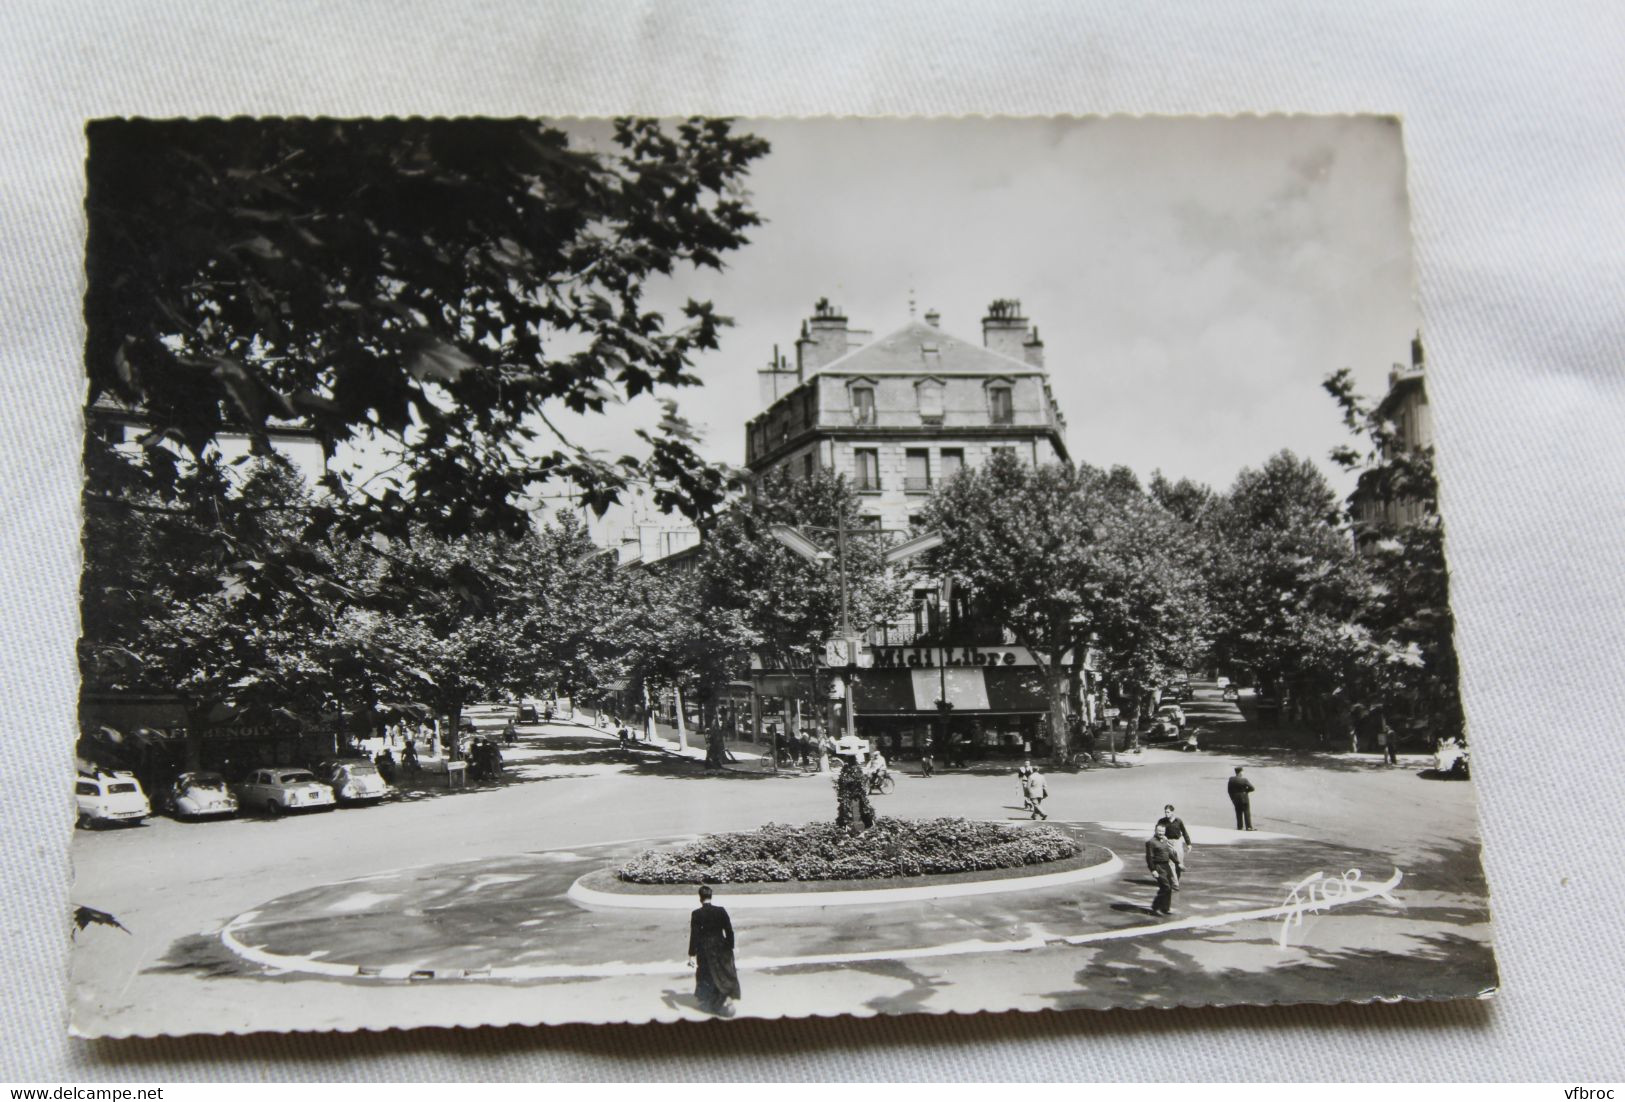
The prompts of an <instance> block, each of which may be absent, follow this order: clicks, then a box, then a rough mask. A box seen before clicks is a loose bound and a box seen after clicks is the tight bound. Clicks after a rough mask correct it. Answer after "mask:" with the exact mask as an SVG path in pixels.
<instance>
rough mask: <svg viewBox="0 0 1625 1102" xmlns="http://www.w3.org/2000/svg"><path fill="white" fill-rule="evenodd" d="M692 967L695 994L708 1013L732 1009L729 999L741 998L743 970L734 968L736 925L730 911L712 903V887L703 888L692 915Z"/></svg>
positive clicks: (690, 920) (689, 961)
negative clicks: (729, 914)
mask: <svg viewBox="0 0 1625 1102" xmlns="http://www.w3.org/2000/svg"><path fill="white" fill-rule="evenodd" d="M688 966H689V967H690V968H692V969H694V995H695V997H696V998H697V999H699V1000H700V1009H702V1010H704V1011H705V1012H706V1013H707V1014H725V1013H727V1012H728V1000H729V999H737V998H739V972H738V970H737V969H735V968H734V927H733V923H732V922H731V921H729V919H728V912H727V911H725V910H723V909H722V908H721V907H718V906H716V905H715V904H713V903H712V902H711V889H710V887H709V886H707V885H702V886H701V887H700V905H699V906H698V907H696V908H695V909H694V912H693V913H692V914H690V915H689V916H688Z"/></svg>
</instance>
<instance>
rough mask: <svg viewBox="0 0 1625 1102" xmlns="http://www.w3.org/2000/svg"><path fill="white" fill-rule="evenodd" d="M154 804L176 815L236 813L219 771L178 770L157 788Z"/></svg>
mask: <svg viewBox="0 0 1625 1102" xmlns="http://www.w3.org/2000/svg"><path fill="white" fill-rule="evenodd" d="M158 806H159V807H160V808H162V809H163V810H164V811H165V812H166V813H167V814H169V815H172V816H174V817H175V818H177V819H209V818H215V817H221V818H224V817H225V816H228V815H235V814H237V797H236V796H233V795H232V794H231V789H230V788H228V787H226V778H224V777H222V776H221V775H220V774H219V773H207V772H202V773H182V774H181V775H180V776H178V777H176V778H175V779H174V780H173V781H171V782H170V783H168V784H166V785H164V787H163V788H161V789H159V791H158Z"/></svg>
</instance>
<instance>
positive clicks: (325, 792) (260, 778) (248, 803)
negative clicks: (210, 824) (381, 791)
mask: <svg viewBox="0 0 1625 1102" xmlns="http://www.w3.org/2000/svg"><path fill="white" fill-rule="evenodd" d="M236 789H237V802H238V803H240V804H241V805H242V806H243V807H244V808H245V809H246V808H258V809H260V810H262V811H264V812H265V813H266V814H267V815H270V816H271V817H272V818H275V817H276V816H278V815H281V814H282V813H284V812H287V811H315V810H321V811H332V810H333V808H335V807H337V806H338V805H337V803H335V802H334V799H333V790H332V789H331V788H329V787H327V785H325V784H322V783H321V782H320V781H318V780H317V779H316V775H315V774H314V773H312V772H311V771H310V770H308V769H286V768H283V769H256V770H254V771H253V772H252V773H250V774H248V776H246V777H244V778H243V779H242V781H240V782H239V783H238V784H237V786H236Z"/></svg>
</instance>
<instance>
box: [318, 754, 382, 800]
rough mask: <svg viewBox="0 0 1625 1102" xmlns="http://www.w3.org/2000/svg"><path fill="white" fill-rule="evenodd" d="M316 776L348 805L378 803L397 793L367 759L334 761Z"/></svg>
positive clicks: (338, 798)
mask: <svg viewBox="0 0 1625 1102" xmlns="http://www.w3.org/2000/svg"><path fill="white" fill-rule="evenodd" d="M316 776H317V777H318V778H320V780H321V782H322V783H323V784H325V785H327V786H328V787H329V788H331V789H332V790H333V798H334V799H335V800H337V801H338V802H339V803H341V804H344V805H346V806H350V805H355V806H362V805H365V804H375V803H377V802H378V801H380V800H384V799H388V798H389V797H390V796H392V795H394V794H395V789H394V787H393V786H392V785H391V784H390V783H389V782H388V781H386V780H384V778H383V775H382V774H380V773H379V772H378V767H377V766H376V765H374V764H373V763H372V762H370V761H367V760H366V759H365V758H335V759H334V760H332V761H324V762H322V763H321V764H320V765H318V766H317V767H316Z"/></svg>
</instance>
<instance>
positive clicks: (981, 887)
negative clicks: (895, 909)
mask: <svg viewBox="0 0 1625 1102" xmlns="http://www.w3.org/2000/svg"><path fill="white" fill-rule="evenodd" d="M1106 853H1107V854H1108V855H1109V856H1108V857H1107V859H1106V860H1105V861H1102V862H1100V863H1099V864H1098V865H1086V866H1085V867H1083V868H1081V869H1072V870H1070V871H1069V872H1052V873H1043V874H1040V875H1038V876H1010V877H1003V878H1001V879H998V880H970V881H961V882H959V883H954V884H920V885H914V886H912V887H907V888H859V889H856V890H852V891H833V892H773V893H770V894H761V895H755V894H752V895H727V890H728V886H727V885H726V884H723V885H721V886H720V889H719V890H720V892H721V893H722V894H723V895H724V896H726V898H724V899H723V900H722V902H723V903H724V904H726V906H727V907H728V909H729V910H733V911H741V910H770V909H774V908H784V907H858V906H876V905H879V904H885V903H915V902H919V901H920V900H926V899H960V898H964V897H966V896H972V895H996V894H999V893H1001V892H1026V891H1037V890H1039V889H1040V888H1059V887H1065V886H1067V885H1069V884H1082V883H1085V882H1087V881H1090V880H1103V879H1105V878H1106V877H1108V876H1113V875H1115V874H1117V873H1119V872H1122V871H1123V859H1122V858H1121V857H1119V856H1117V854H1115V853H1113V852H1112V851H1111V850H1109V849H1108V850H1106ZM581 879H582V878H577V880H576V881H575V883H573V884H571V885H570V890H569V891H567V892H565V893H564V894H565V898H567V899H569V900H570V902H572V903H574V904H576V905H577V906H578V907H585V908H587V909H588V910H615V911H621V910H635V911H692V910H693V909H694V908H695V906H697V904H696V903H695V897H694V893H693V892H692V891H685V892H683V893H682V894H681V895H631V894H626V895H623V894H621V893H619V892H604V891H599V890H598V889H596V888H587V887H583V886H582V883H581Z"/></svg>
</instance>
